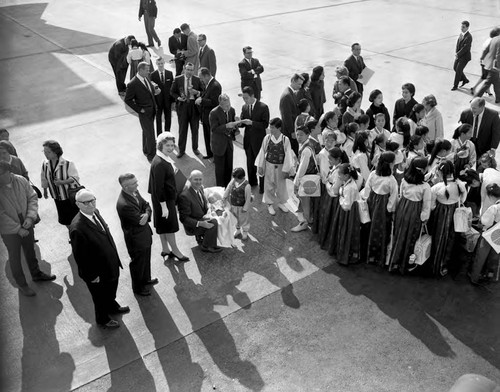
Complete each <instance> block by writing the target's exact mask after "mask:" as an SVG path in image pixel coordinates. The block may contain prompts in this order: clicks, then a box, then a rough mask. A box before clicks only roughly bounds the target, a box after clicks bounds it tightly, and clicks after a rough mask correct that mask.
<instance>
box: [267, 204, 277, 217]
mask: <svg viewBox="0 0 500 392" xmlns="http://www.w3.org/2000/svg"><path fill="white" fill-rule="evenodd" d="M267 211H268V212H269V214H270V215H272V216H274V215H276V211H275V210H274V207H273V205H272V204H268V205H267Z"/></svg>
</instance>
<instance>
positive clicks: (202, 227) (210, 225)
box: [178, 170, 222, 253]
mask: <svg viewBox="0 0 500 392" xmlns="http://www.w3.org/2000/svg"><path fill="white" fill-rule="evenodd" d="M178 206H179V219H180V221H181V222H182V224H183V225H184V229H185V230H186V234H187V235H194V236H196V240H197V241H198V243H199V244H200V248H201V250H202V251H203V252H210V253H217V252H220V251H221V250H222V248H219V247H218V246H217V226H218V225H217V220H216V219H210V220H208V219H205V218H203V217H204V216H205V214H206V213H207V211H208V200H207V198H206V197H205V194H204V192H203V174H202V172H201V171H199V170H193V171H192V172H191V175H190V176H189V183H188V185H187V186H186V188H185V189H184V190H183V191H182V193H181V194H180V195H179V199H178Z"/></svg>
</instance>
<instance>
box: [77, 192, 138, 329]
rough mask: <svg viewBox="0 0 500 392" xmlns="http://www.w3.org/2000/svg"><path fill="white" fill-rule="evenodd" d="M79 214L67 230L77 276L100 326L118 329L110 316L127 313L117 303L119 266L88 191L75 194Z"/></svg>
mask: <svg viewBox="0 0 500 392" xmlns="http://www.w3.org/2000/svg"><path fill="white" fill-rule="evenodd" d="M76 205H77V206H78V208H79V209H80V212H79V213H78V214H77V215H76V216H75V217H74V218H73V221H72V222H71V225H70V227H69V237H70V238H71V248H72V249H73V257H74V258H75V261H76V264H77V265H78V275H79V276H80V278H82V279H83V281H84V282H85V283H86V284H87V287H88V289H89V291H90V294H91V295H92V300H93V301H94V308H95V318H96V322H97V324H98V325H99V326H101V327H104V328H118V327H119V326H120V324H119V323H118V321H116V320H113V319H111V317H110V315H112V314H117V313H128V312H130V309H129V307H128V306H120V305H119V304H118V302H116V290H117V289H118V278H119V277H120V268H123V267H122V263H121V262H120V257H119V256H118V252H117V250H116V245H115V241H114V240H113V237H112V236H111V233H110V232H109V228H108V225H107V224H106V222H105V221H104V219H103V218H102V216H101V215H100V214H99V211H97V208H96V197H95V195H94V194H93V193H92V192H91V191H90V190H88V189H82V190H80V191H79V192H78V193H77V194H76Z"/></svg>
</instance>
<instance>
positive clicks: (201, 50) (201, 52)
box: [200, 48, 203, 60]
mask: <svg viewBox="0 0 500 392" xmlns="http://www.w3.org/2000/svg"><path fill="white" fill-rule="evenodd" d="M202 54H203V48H200V60H201V55H202Z"/></svg>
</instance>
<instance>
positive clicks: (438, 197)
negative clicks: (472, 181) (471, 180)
mask: <svg viewBox="0 0 500 392" xmlns="http://www.w3.org/2000/svg"><path fill="white" fill-rule="evenodd" d="M446 190H448V194H449V197H448V198H447V197H446ZM459 190H460V192H459ZM431 194H432V205H431V208H432V209H435V208H436V206H437V203H441V204H448V205H449V204H455V203H458V202H459V201H460V202H462V203H463V202H465V199H466V198H467V189H465V184H464V183H463V182H462V181H460V180H456V181H453V180H449V181H448V185H445V184H444V182H438V183H437V184H436V185H433V186H432V188H431Z"/></svg>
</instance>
